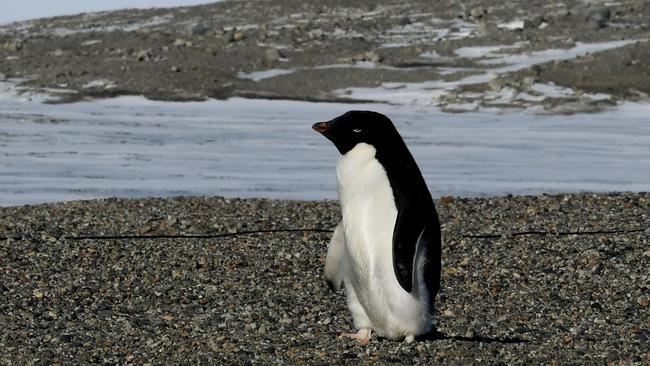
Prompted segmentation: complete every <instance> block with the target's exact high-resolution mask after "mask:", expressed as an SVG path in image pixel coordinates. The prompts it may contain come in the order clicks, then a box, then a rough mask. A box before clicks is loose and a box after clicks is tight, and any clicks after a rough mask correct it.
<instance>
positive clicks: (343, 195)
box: [336, 142, 377, 204]
mask: <svg viewBox="0 0 650 366" xmlns="http://www.w3.org/2000/svg"><path fill="white" fill-rule="evenodd" d="M376 154H377V150H376V149H375V148H374V146H372V145H369V144H366V143H363V142H362V143H358V144H357V145H356V146H355V147H354V148H352V150H350V151H348V152H347V153H345V154H343V155H341V157H340V158H339V161H338V163H337V164H336V178H337V181H338V189H339V200H340V201H341V204H344V201H347V200H348V199H351V198H354V196H357V195H359V193H361V194H362V195H364V196H365V195H367V194H363V193H364V192H367V189H368V188H370V187H371V186H372V185H375V184H376V178H377V177H376V175H377V172H376V169H373V168H376V167H375V166H374V165H375V164H376V163H377V159H376V158H375V155H376ZM373 163H375V164H373Z"/></svg>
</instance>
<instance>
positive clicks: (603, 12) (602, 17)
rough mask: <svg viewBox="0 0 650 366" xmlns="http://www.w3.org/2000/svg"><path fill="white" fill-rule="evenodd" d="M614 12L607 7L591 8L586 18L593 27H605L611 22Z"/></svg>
mask: <svg viewBox="0 0 650 366" xmlns="http://www.w3.org/2000/svg"><path fill="white" fill-rule="evenodd" d="M611 15H612V12H611V11H610V10H609V8H607V7H602V8H595V9H591V10H589V12H588V13H587V18H586V19H585V20H586V21H587V23H588V25H589V27H592V28H596V29H598V28H604V27H606V26H607V23H609V19H610V17H611Z"/></svg>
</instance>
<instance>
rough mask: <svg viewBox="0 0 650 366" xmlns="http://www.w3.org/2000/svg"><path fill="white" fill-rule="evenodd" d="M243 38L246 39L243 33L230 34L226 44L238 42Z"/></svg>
mask: <svg viewBox="0 0 650 366" xmlns="http://www.w3.org/2000/svg"><path fill="white" fill-rule="evenodd" d="M244 38H246V35H245V34H244V32H240V31H235V32H232V33H231V34H230V38H229V39H228V42H239V41H241V40H243V39H244Z"/></svg>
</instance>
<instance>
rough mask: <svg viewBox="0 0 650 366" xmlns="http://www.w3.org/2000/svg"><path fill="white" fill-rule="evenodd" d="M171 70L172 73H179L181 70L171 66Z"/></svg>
mask: <svg viewBox="0 0 650 366" xmlns="http://www.w3.org/2000/svg"><path fill="white" fill-rule="evenodd" d="M171 70H172V71H173V72H180V71H181V69H180V68H179V67H177V66H172V68H171Z"/></svg>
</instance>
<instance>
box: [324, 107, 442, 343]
mask: <svg viewBox="0 0 650 366" xmlns="http://www.w3.org/2000/svg"><path fill="white" fill-rule="evenodd" d="M312 128H313V129H314V130H316V131H317V132H320V133H321V134H322V135H323V136H325V137H326V138H328V139H329V140H330V141H332V142H333V143H334V145H335V146H336V148H337V149H338V150H339V152H340V153H341V156H340V158H339V160H338V163H337V165H336V177H337V181H338V194H339V201H340V204H341V211H342V219H341V222H340V223H339V224H338V226H337V227H336V229H335V230H334V235H333V236H332V239H331V241H330V243H329V247H328V252H327V259H326V262H325V278H326V280H327V282H328V285H329V286H330V287H331V288H332V289H333V290H338V289H340V288H341V287H344V289H345V294H346V297H347V305H348V308H349V309H350V312H351V313H352V318H353V321H354V327H355V329H357V330H358V332H357V333H352V334H347V333H344V334H343V335H344V336H348V337H351V338H356V339H358V340H359V341H360V342H361V343H363V344H365V343H367V342H368V340H369V339H370V337H371V335H372V332H373V331H374V332H376V333H377V334H378V335H379V336H383V337H386V338H389V339H395V340H400V339H406V340H407V341H409V342H410V341H412V340H413V339H414V338H415V337H416V336H418V335H422V334H425V333H428V332H430V331H431V328H432V323H431V314H432V310H433V304H434V300H435V297H436V294H437V293H438V290H439V288H440V267H441V264H440V251H441V247H440V223H439V221H438V214H437V213H436V209H435V207H434V205H433V200H432V198H431V194H430V193H429V190H428V189H427V186H426V183H425V181H424V178H423V177H422V174H421V173H420V169H419V168H418V166H417V164H416V163H415V160H414V159H413V156H412V155H411V153H410V152H409V150H408V148H407V147H406V144H405V143H404V141H403V140H402V137H401V136H400V134H399V132H397V129H396V128H395V126H394V125H393V123H392V122H391V120H390V119H388V117H386V116H384V115H382V114H380V113H376V112H369V111H351V112H347V113H345V114H344V115H342V116H340V117H337V118H335V119H333V120H331V121H329V122H319V123H316V124H314V125H313V126H312Z"/></svg>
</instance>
